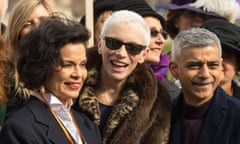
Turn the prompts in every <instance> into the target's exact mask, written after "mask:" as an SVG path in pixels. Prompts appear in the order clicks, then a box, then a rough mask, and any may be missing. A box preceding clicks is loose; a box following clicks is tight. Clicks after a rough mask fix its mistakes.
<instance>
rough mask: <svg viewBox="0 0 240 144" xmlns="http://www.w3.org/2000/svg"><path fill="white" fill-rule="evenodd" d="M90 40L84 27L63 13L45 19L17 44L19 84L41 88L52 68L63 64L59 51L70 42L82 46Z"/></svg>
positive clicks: (30, 87)
mask: <svg viewBox="0 0 240 144" xmlns="http://www.w3.org/2000/svg"><path fill="white" fill-rule="evenodd" d="M89 37H90V34H89V32H88V30H87V29H86V28H85V27H84V26H82V25H81V24H79V23H78V22H75V21H72V20H70V19H68V18H66V17H65V16H64V15H63V14H52V15H51V16H50V17H47V18H44V19H43V20H41V23H40V25H39V26H38V27H37V28H34V29H33V30H31V32H30V33H29V34H27V35H26V37H25V38H24V39H23V40H22V41H21V42H20V53H19V59H18V62H17V69H18V73H19V78H20V81H22V82H23V83H24V86H25V87H26V88H28V89H32V90H34V89H39V88H41V86H43V85H44V82H45V81H46V78H47V76H48V75H49V74H51V73H52V72H53V71H54V68H55V67H56V66H57V65H58V66H59V65H60V66H61V65H62V58H61V55H60V50H61V48H62V47H63V46H64V45H66V44H69V43H83V44H84V45H85V44H86V42H87V41H88V39H89Z"/></svg>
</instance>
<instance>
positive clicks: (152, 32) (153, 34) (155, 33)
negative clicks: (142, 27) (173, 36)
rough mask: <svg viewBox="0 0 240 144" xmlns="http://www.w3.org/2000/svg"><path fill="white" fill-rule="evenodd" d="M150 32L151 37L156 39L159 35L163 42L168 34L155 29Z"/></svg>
mask: <svg viewBox="0 0 240 144" xmlns="http://www.w3.org/2000/svg"><path fill="white" fill-rule="evenodd" d="M150 32H151V37H156V36H157V35H158V34H159V33H160V34H161V35H162V37H163V38H164V39H165V40H166V39H167V38H168V33H167V32H166V31H165V30H163V31H158V30H156V29H151V31H150Z"/></svg>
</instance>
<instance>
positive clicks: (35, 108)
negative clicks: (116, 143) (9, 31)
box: [0, 16, 100, 144]
mask: <svg viewBox="0 0 240 144" xmlns="http://www.w3.org/2000/svg"><path fill="white" fill-rule="evenodd" d="M88 39H89V32H88V31H87V30H86V28H84V27H83V26H82V25H80V24H78V23H75V22H73V21H70V20H68V19H66V18H61V17H58V16H52V17H50V18H46V19H43V20H42V22H41V24H40V25H39V27H38V28H36V29H33V30H32V31H31V32H30V33H29V34H28V35H26V37H25V38H24V40H23V41H22V42H21V49H22V51H21V52H20V55H19V61H18V63H17V66H18V67H17V68H18V72H19V78H20V80H21V81H22V82H23V84H24V86H25V87H26V88H28V89H30V90H31V91H32V94H31V96H30V100H29V101H28V103H27V104H26V105H25V106H24V107H23V108H21V109H20V110H18V111H17V112H15V113H13V114H12V115H11V116H10V117H9V118H8V119H7V120H6V122H5V124H4V126H3V128H2V131H1V133H0V143H1V144H4V143H6V144H8V143H22V144H32V143H44V144H50V143H51V144H52V143H61V144H69V143H71V144H73V143H77V144H86V143H88V144H98V143H100V133H99V131H98V127H96V126H95V125H94V124H93V123H92V122H91V121H90V120H89V119H88V118H87V117H86V116H85V115H84V114H82V113H79V112H76V111H74V110H72V109H71V105H72V104H73V99H75V98H77V97H78V95H79V92H80V90H81V88H82V85H83V83H84V81H85V79H86V77H87V69H86V62H87V57H86V48H85V43H86V42H87V40H88Z"/></svg>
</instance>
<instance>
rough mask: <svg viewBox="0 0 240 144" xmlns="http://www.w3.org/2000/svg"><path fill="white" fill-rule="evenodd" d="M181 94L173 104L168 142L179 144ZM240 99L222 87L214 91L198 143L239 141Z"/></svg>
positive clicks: (214, 143) (210, 143) (231, 142)
mask: <svg viewBox="0 0 240 144" xmlns="http://www.w3.org/2000/svg"><path fill="white" fill-rule="evenodd" d="M182 104H183V95H182V94H181V95H180V96H179V97H178V98H177V99H176V100H175V101H174V104H173V112H172V122H171V124H172V125H171V126H172V127H171V134H170V144H181V114H182V112H181V108H182ZM239 122H240V101H239V100H237V99H236V98H234V97H230V96H228V95H227V94H226V93H225V92H224V91H223V90H222V88H220V87H218V88H217V90H216V91H215V94H214V97H213V100H212V103H211V105H210V106H209V109H208V112H207V113H206V116H205V118H204V119H203V123H202V130H201V133H200V138H199V140H200V141H199V143H198V144H239V143H240V124H239Z"/></svg>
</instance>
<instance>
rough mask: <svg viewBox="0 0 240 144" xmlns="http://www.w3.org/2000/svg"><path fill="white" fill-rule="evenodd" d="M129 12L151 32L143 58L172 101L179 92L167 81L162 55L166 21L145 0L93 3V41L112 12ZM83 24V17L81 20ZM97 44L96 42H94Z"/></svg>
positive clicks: (166, 36) (167, 59)
mask: <svg viewBox="0 0 240 144" xmlns="http://www.w3.org/2000/svg"><path fill="white" fill-rule="evenodd" d="M119 10H131V11H134V12H136V13H138V14H140V15H141V16H142V17H143V18H144V20H145V21H146V22H147V24H148V25H149V27H150V30H151V40H150V43H149V45H148V47H149V51H148V53H147V55H146V57H145V62H147V63H148V64H149V65H150V66H151V67H152V69H153V71H154V73H155V75H156V77H157V78H158V79H159V81H160V82H161V83H162V84H163V85H164V86H165V87H166V88H167V90H168V92H169V94H170V96H171V99H174V98H175V97H176V96H177V95H178V94H179V92H180V89H179V88H178V87H177V86H176V85H175V84H174V83H173V82H172V81H170V80H168V79H167V77H166V73H167V71H168V65H169V56H168V54H163V53H162V51H163V48H164V44H165V42H166V39H167V38H168V34H167V32H166V31H165V30H166V21H165V19H164V17H162V16H161V15H160V14H158V13H157V12H156V11H155V10H154V9H152V8H151V7H150V5H149V4H148V3H147V2H146V1H145V0H131V1H129V0H118V1H112V0H101V1H100V0H99V1H95V2H94V23H95V24H94V30H95V31H94V36H95V41H96V40H98V39H99V37H100V32H101V29H102V26H103V23H104V21H105V20H106V19H107V18H108V17H109V16H110V15H111V14H112V12H114V11H119ZM81 23H85V17H83V18H82V19H81ZM96 43H97V42H96Z"/></svg>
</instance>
